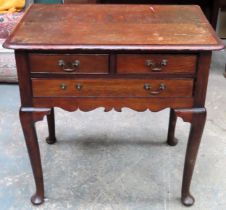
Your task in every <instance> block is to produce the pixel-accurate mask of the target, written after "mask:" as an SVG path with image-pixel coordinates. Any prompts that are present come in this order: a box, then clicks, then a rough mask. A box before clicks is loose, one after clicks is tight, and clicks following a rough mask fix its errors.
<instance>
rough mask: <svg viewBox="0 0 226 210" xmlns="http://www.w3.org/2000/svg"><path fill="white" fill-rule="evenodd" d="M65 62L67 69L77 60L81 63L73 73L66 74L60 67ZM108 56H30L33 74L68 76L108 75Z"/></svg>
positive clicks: (33, 54)
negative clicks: (60, 74) (43, 73)
mask: <svg viewBox="0 0 226 210" xmlns="http://www.w3.org/2000/svg"><path fill="white" fill-rule="evenodd" d="M59 60H63V61H64V62H65V64H66V68H71V63H72V62H73V61H75V60H78V61H79V62H80V64H79V66H78V67H76V68H75V70H74V71H72V72H66V71H64V69H63V68H62V67H60V66H59V65H58V62H59ZM108 60H109V57H108V55H102V54H96V55H91V54H85V55H82V54H35V53H31V54H29V62H30V66H31V68H30V69H31V72H46V73H48V72H49V73H64V74H65V73H67V74H84V73H85V74H100V73H102V74H103V73H108Z"/></svg>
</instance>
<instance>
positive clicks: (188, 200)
mask: <svg viewBox="0 0 226 210" xmlns="http://www.w3.org/2000/svg"><path fill="white" fill-rule="evenodd" d="M176 114H177V116H180V117H182V119H183V120H184V121H186V122H191V128H190V134H189V138H188V144H187V151H186V156H185V163H184V174H183V182H182V191H181V201H182V203H183V204H184V205H185V206H192V205H193V204H194V202H195V199H194V197H193V196H192V195H191V193H190V185H191V179H192V175H193V171H194V167H195V162H196V157H197V154H198V149H199V145H200V142H201V137H202V133H203V129H204V126H205V122H206V109H205V108H197V109H191V110H176Z"/></svg>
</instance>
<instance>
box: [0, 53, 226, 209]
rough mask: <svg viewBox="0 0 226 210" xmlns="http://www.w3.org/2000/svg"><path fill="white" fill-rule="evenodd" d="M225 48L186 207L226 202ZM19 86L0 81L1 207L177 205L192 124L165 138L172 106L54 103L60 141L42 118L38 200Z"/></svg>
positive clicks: (217, 57) (216, 62)
mask: <svg viewBox="0 0 226 210" xmlns="http://www.w3.org/2000/svg"><path fill="white" fill-rule="evenodd" d="M225 61H226V53H225V52H224V51H220V52H217V53H214V57H213V63H212V69H211V74H210V81H209V88H208V96H207V103H206V106H207V109H208V117H207V124H206V127H205V131H204V135H203V141H202V144H201V147H200V152H199V156H198V160H197V165H196V168H195V173H194V177H193V182H192V193H193V194H194V195H195V197H196V203H195V205H194V206H193V207H191V208H189V209H200V210H215V209H216V210H225V209H226V175H225V174H226V79H225V78H224V77H223V76H222V74H223V71H224V63H225ZM18 94H19V93H18V86H17V85H0V149H1V150H0V209H1V210H6V209H7V210H8V209H10V210H13V209H16V210H17V209H21V210H30V209H35V210H41V209H46V210H47V209H48V210H52V209H53V210H64V209H73V210H179V209H187V208H186V207H183V206H182V205H181V203H180V188H181V179H182V171H183V162H184V153H185V148H186V142H187V137H188V132H189V124H188V123H184V122H183V121H182V120H181V119H179V121H178V125H177V130H176V136H177V138H178V139H179V144H178V145H177V146H176V147H169V146H167V145H166V144H165V140H166V135H167V126H168V115H169V110H168V109H166V110H163V111H161V112H158V113H151V112H150V111H146V112H143V113H137V112H135V111H132V110H130V109H126V108H125V109H123V111H122V112H121V113H117V112H115V111H111V112H108V113H105V112H103V109H102V108H99V109H97V110H94V111H91V112H88V113H83V112H81V111H77V112H73V113H69V112H65V111H63V110H61V109H56V132H57V138H58V142H57V144H55V145H47V144H46V143H45V140H44V139H45V137H46V136H47V125H46V120H44V121H42V122H38V123H37V132H38V138H39V143H40V149H41V155H42V163H43V170H44V178H45V192H46V202H45V203H44V204H43V205H41V206H39V207H33V206H32V205H31V204H30V201H29V199H30V195H31V194H32V193H33V191H34V183H33V177H32V172H31V167H30V163H29V160H28V155H27V151H26V148H25V143H24V139H23V134H22V131H21V127H20V123H19V119H18V107H19V95H18Z"/></svg>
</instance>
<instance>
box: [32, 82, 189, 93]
mask: <svg viewBox="0 0 226 210" xmlns="http://www.w3.org/2000/svg"><path fill="white" fill-rule="evenodd" d="M32 87H33V96H34V97H69V96H76V97H192V89H193V80H192V79H177V80H176V79H171V80H150V79H149V80H148V79H130V80H123V79H111V80H110V79H109V80H107V79H95V80H94V79H76V80H72V79H68V80H67V79H64V80H62V79H51V80H50V79H33V80H32Z"/></svg>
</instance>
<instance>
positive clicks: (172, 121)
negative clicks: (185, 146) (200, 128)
mask: <svg viewBox="0 0 226 210" xmlns="http://www.w3.org/2000/svg"><path fill="white" fill-rule="evenodd" d="M176 122H177V116H176V113H175V111H174V110H173V109H170V117H169V128H168V137H167V144H168V145H170V146H175V145H176V144H177V143H178V140H177V139H176V138H175V127H176Z"/></svg>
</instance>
